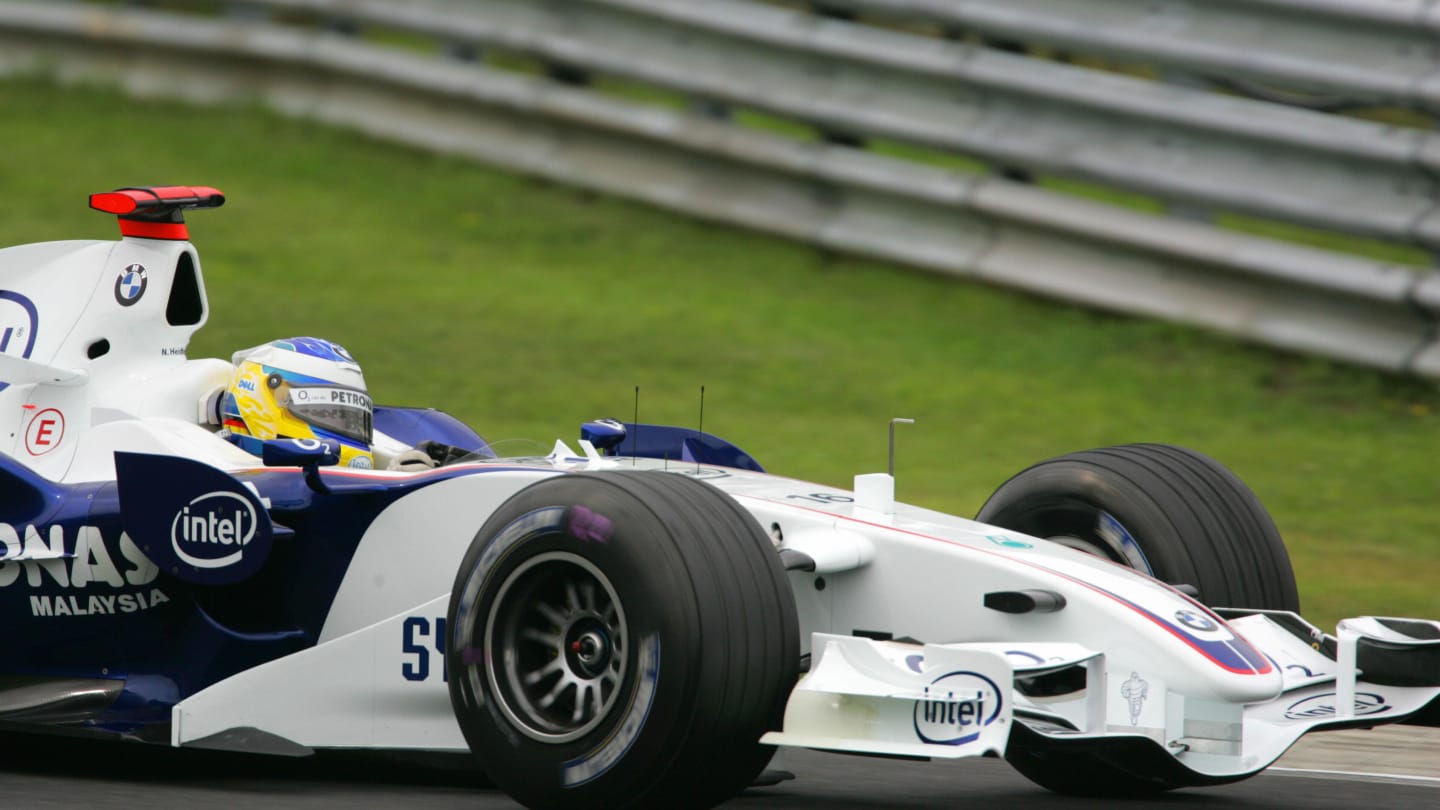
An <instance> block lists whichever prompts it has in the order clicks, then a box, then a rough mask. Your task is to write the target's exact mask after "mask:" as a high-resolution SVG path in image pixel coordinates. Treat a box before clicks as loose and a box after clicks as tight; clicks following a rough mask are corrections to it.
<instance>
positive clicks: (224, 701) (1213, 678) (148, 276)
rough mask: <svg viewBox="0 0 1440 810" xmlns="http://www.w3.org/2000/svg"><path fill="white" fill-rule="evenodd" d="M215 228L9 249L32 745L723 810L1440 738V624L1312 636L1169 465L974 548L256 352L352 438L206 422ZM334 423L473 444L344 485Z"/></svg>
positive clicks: (964, 523) (958, 537)
mask: <svg viewBox="0 0 1440 810" xmlns="http://www.w3.org/2000/svg"><path fill="white" fill-rule="evenodd" d="M223 199H224V198H223V197H222V195H221V194H220V192H218V191H216V190H214V189H210V188H190V187H157V188H144V189H122V190H120V191H116V192H111V193H106V194H97V195H94V196H93V197H92V198H91V205H92V207H95V208H97V209H99V210H101V211H105V212H108V213H112V214H115V215H117V216H118V217H119V221H120V226H121V232H122V235H123V238H122V239H121V240H120V241H119V242H98V241H96V242H90V241H74V242H53V243H44V244H34V245H25V246H20V247H14V248H9V249H6V250H3V251H0V287H3V289H0V380H3V382H0V418H3V419H5V420H6V427H7V429H8V431H9V435H10V436H11V439H12V443H11V446H10V447H9V448H7V453H6V454H0V478H3V484H0V616H3V621H0V650H3V658H0V723H3V725H4V726H5V727H6V728H10V729H25V730H29V731H56V732H63V733H69V734H93V735H109V736H113V737H116V738H121V739H126V740H133V741H141V742H149V743H159V744H166V745H172V746H186V747H199V748H211V749H231V750H239V751H256V752H269V753H275V754H288V755H303V754H306V753H309V752H311V751H314V750H316V749H336V748H366V749H382V750H403V751H412V752H465V751H468V752H470V754H471V755H472V756H473V758H474V760H475V762H476V763H477V764H478V766H479V767H480V768H482V769H483V770H484V771H485V772H486V773H487V774H488V775H489V776H490V777H491V778H492V779H493V780H494V782H495V783H496V784H497V785H499V786H500V787H501V788H503V789H504V790H506V791H508V792H509V793H511V794H512V795H513V796H514V797H516V798H517V799H518V800H519V801H521V802H523V803H525V804H527V805H529V806H532V807H566V808H620V807H667V808H668V807H683V806H696V807H703V806H710V805H713V804H716V803H719V802H722V801H724V800H725V799H727V798H728V797H730V796H731V795H733V794H735V793H736V792H737V791H739V790H741V789H742V788H744V787H745V786H746V785H748V784H750V782H751V781H752V780H753V779H754V778H755V777H756V775H757V774H758V773H759V772H760V771H761V770H762V769H763V768H764V767H765V766H766V763H767V761H768V760H769V758H770V756H771V754H772V752H773V750H774V748H773V747H774V746H802V747H808V748H815V749H825V750H833V751H845V752H852V753H859V754H872V755H880V756H900V757H912V758H930V757H935V758H958V757H970V756H979V755H986V754H990V755H1001V756H1004V757H1005V758H1006V759H1008V760H1009V761H1010V762H1011V763H1013V764H1014V766H1015V767H1017V768H1018V769H1019V770H1020V771H1021V772H1022V773H1024V774H1025V775H1026V776H1027V777H1029V778H1030V779H1032V780H1034V781H1035V782H1037V783H1039V784H1041V785H1043V786H1045V787H1047V788H1050V789H1052V790H1055V791H1059V792H1062V793H1072V794H1092V795H1101V794H1132V795H1133V794H1145V793H1151V792H1158V791H1164V790H1168V789H1172V788H1177V787H1185V786H1198V785H1214V784H1220V783H1225V782H1233V781H1236V780H1240V779H1244V778H1246V777H1248V776H1251V775H1253V774H1255V773H1257V772H1259V771H1261V770H1262V769H1264V768H1265V767H1266V766H1268V765H1269V764H1270V763H1272V762H1273V761H1274V760H1275V759H1276V758H1277V757H1279V756H1280V755H1281V754H1282V753H1283V752H1284V751H1285V750H1286V749H1287V748H1288V747H1289V746H1290V745H1291V744H1292V743H1294V742H1295V740H1296V739H1298V738H1299V737H1300V735H1302V734H1304V733H1306V732H1309V731H1315V730H1321V729H1333V728H1346V727H1357V726H1373V725H1378V724H1383V723H1393V722H1422V723H1427V724H1437V723H1440V717H1437V714H1440V712H1437V707H1440V703H1437V695H1440V623H1437V622H1435V621H1423V620H1415V619H1393V618H1373V617H1366V618H1359V619H1349V620H1346V621H1344V622H1342V623H1341V624H1340V626H1339V629H1338V632H1337V634H1336V635H1328V634H1326V633H1324V632H1322V631H1320V630H1319V629H1316V628H1315V627H1312V626H1310V625H1309V624H1307V623H1305V622H1304V621H1303V620H1302V619H1301V618H1300V617H1299V616H1298V615H1296V613H1295V612H1294V611H1295V610H1296V608H1297V605H1298V599H1297V596H1296V590H1295V583H1294V577H1293V575H1292V573H1291V570H1290V564H1289V560H1288V557H1287V556H1286V553H1285V550H1284V547H1283V546H1282V545H1281V542H1280V539H1279V537H1278V535H1277V533H1276V531H1275V528H1274V525H1273V524H1272V523H1271V521H1270V519H1269V517H1268V516H1267V515H1266V513H1265V511H1264V509H1263V508H1262V507H1261V506H1260V504H1259V502H1258V501H1257V500H1256V499H1255V497H1254V495H1253V494H1252V493H1251V492H1250V491H1249V490H1248V489H1247V488H1246V487H1245V486H1244V485H1243V484H1242V483H1241V482H1240V481H1239V480H1238V479H1236V478H1235V477H1234V476H1233V475H1231V474H1230V473H1229V472H1228V471H1227V470H1225V469H1224V468H1223V467H1221V466H1219V465H1218V464H1216V463H1215V462H1213V461H1211V460H1209V459H1208V458H1206V457H1204V456H1201V455H1199V454H1197V453H1194V452H1191V451H1188V450H1184V449H1180V448H1176V447H1168V446H1161V445H1130V446H1123V447H1113V448H1107V449H1102V450H1095V451H1090V452H1084V453H1076V454H1072V455H1068V456H1064V457H1061V458H1058V459H1052V460H1050V461H1046V462H1042V463H1040V464H1037V465H1035V466H1034V467H1031V468H1030V469H1028V470H1025V471H1023V472H1021V473H1020V474H1019V475H1017V476H1015V477H1014V478H1012V479H1011V480H1010V481H1009V482H1007V483H1005V484H1004V485H1003V486H1001V487H1000V489H999V490H998V491H997V492H996V493H995V494H994V495H993V496H992V497H991V498H990V500H989V501H988V502H987V503H986V504H985V506H984V508H983V509H982V511H981V513H980V515H979V517H978V522H977V521H972V520H966V519H963V518H959V517H953V516H950V515H945V514H940V513H937V512H933V511H928V510H925V509H920V508H916V507H911V506H906V505H903V504H899V503H896V502H895V501H894V498H893V492H894V489H893V479H892V478H891V477H890V476H889V475H887V474H875V475H862V476H859V477H857V478H856V482H855V489H854V491H844V490H840V489H835V488H832V487H827V486H821V485H817V484H808V483H804V482H801V481H795V480H791V479H787V478H781V477H776V476H772V475H767V474H765V473H764V472H763V471H762V470H761V468H760V466H759V465H758V464H756V463H755V461H754V460H753V459H752V458H751V457H750V456H749V455H747V454H745V453H744V452H742V451H740V450H739V449H738V448H736V447H734V446H733V445H731V444H729V443H727V442H725V441H723V440H721V439H718V438H716V437H714V436H711V435H708V434H704V433H700V432H696V431H690V430H684V429H680V428H672V427H664V426H655V425H640V424H621V423H619V422H615V421H610V420H599V421H596V422H591V423H588V424H586V425H584V426H583V427H582V429H581V438H580V439H579V440H578V441H577V445H576V446H577V447H578V449H572V448H571V447H570V446H569V445H567V444H566V443H565V442H563V441H557V442H556V443H555V445H554V450H553V452H550V453H549V454H548V455H544V456H536V457H528V458H497V457H495V453H494V452H493V450H492V449H491V448H490V447H489V446H488V445H487V444H486V443H485V442H484V441H483V440H482V439H481V438H480V437H479V436H478V435H477V434H475V433H474V432H473V431H471V430H470V429H469V428H467V427H465V426H464V425H462V424H460V423H459V422H458V421H457V420H455V419H453V418H450V417H448V416H446V415H445V414H443V413H441V412H439V411H433V410H419V409H405V408H385V407H372V406H371V405H370V403H369V400H368V398H366V397H365V396H364V395H363V394H359V393H356V392H354V391H348V392H340V393H336V390H338V389H336V390H332V389H327V388H326V387H325V386H322V385H309V386H306V385H298V384H297V385H294V386H293V387H290V388H283V386H282V383H285V380H283V379H281V377H280V375H279V374H278V373H273V374H270V376H266V374H267V373H269V367H268V366H265V365H264V363H263V362H261V361H258V360H254V359H253V357H254V356H252V360H251V361H249V362H252V363H259V364H260V366H261V368H260V371H259V372H257V373H258V374H259V376H258V377H256V378H255V379H256V380H258V381H259V382H256V381H255V380H249V385H250V386H251V388H249V389H246V390H259V389H258V387H263V386H267V385H268V386H270V387H271V388H272V389H274V391H273V392H272V396H273V397H275V398H276V399H277V401H280V400H283V401H285V402H289V403H291V404H292V405H295V406H297V408H298V406H300V405H306V406H307V407H311V406H313V407H311V410H310V411H308V412H307V413H302V417H303V419H304V421H306V422H307V423H309V424H313V425H321V426H325V429H324V430H317V432H316V433H315V434H314V435H308V436H302V437H298V438H297V437H294V436H286V435H283V434H282V435H277V436H274V437H263V436H261V437H257V436H254V435H251V436H249V437H248V439H249V443H248V444H247V443H246V442H238V443H237V441H236V439H237V435H236V432H235V431H236V430H238V427H237V425H238V424H239V423H236V424H234V425H232V424H231V422H230V418H229V417H228V416H225V415H223V414H219V413H218V412H217V407H216V405H215V397H214V393H215V392H216V391H219V390H222V389H226V388H227V386H231V385H239V386H241V387H242V388H244V387H245V385H246V384H247V380H248V378H240V379H239V382H238V383H237V382H236V380H237V377H236V367H235V366H234V365H233V364H232V363H231V362H228V361H224V360H215V359H208V360H192V359H187V357H186V346H187V344H188V342H189V339H190V337H191V335H192V334H193V333H194V332H195V330H197V329H198V328H199V327H200V326H202V325H203V324H204V323H205V320H206V317H207V315H208V304H207V301H206V296H205V284H204V281H203V277H202V275H201V272H200V262H199V259H198V258H197V256H196V251H195V248H194V246H193V245H191V244H190V243H189V242H188V241H187V239H188V235H187V233H186V230H185V225H184V221H183V219H182V217H181V212H182V210H183V209H187V208H205V207H214V206H218V205H220V204H221V203H222V202H223ZM291 348H292V349H294V346H292V347H291ZM292 383H293V381H292ZM282 389H283V390H282ZM327 392H328V393H327ZM312 398H316V399H312ZM322 400H323V401H322ZM217 417H220V418H217ZM372 420H373V427H372ZM346 431H349V432H348V434H347V433H346ZM336 432H338V433H339V434H345V435H349V436H350V437H351V438H355V437H359V438H360V439H363V440H366V441H369V442H371V443H373V444H374V446H376V447H377V448H378V447H380V446H382V445H386V446H391V447H397V446H398V447H410V446H415V445H420V444H421V443H422V441H432V442H440V443H443V445H444V446H446V447H448V448H450V451H455V448H458V452H447V454H446V455H445V457H444V459H443V460H444V461H446V462H448V463H445V464H443V465H441V466H437V467H434V468H433V469H432V468H428V467H426V468H423V469H422V470H421V471H419V472H413V471H390V470H385V469H378V468H377V469H366V468H365V467H366V466H367V464H366V463H362V462H360V461H356V459H361V458H363V457H364V456H363V454H362V455H361V456H356V455H355V452H354V450H353V448H352V449H351V450H350V451H348V452H350V454H351V455H350V458H351V460H350V462H349V463H348V466H340V465H338V464H337V463H336V461H337V459H338V458H340V457H343V456H344V455H345V452H347V451H346V450H345V448H344V447H341V446H340V444H339V443H337V442H335V441H332V440H331V438H330V437H331V436H332V434H335V433H336ZM387 443H388V444H387ZM377 452H378V451H377ZM376 466H377V467H378V466H380V465H376ZM1167 583H1168V584H1167Z"/></svg>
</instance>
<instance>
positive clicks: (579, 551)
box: [446, 471, 799, 808]
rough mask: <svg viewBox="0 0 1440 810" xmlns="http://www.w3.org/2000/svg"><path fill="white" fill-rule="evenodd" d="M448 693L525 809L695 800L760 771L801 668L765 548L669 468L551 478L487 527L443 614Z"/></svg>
mask: <svg viewBox="0 0 1440 810" xmlns="http://www.w3.org/2000/svg"><path fill="white" fill-rule="evenodd" d="M448 628H449V629H448V639H447V644H448V646H447V653H446V658H447V664H448V666H449V673H450V696H451V702H452V704H453V706H454V709H455V713H456V718H457V720H458V721H459V724H460V728H461V731H462V732H463V733H464V735H465V739H466V741H467V742H468V743H469V746H470V749H471V751H472V752H474V756H475V757H476V759H477V760H478V762H479V764H480V766H481V767H482V768H483V769H484V770H485V772H486V773H487V774H488V775H489V776H490V778H491V779H493V780H494V781H495V783H496V784H497V785H498V786H499V787H501V788H502V789H504V790H505V791H507V792H508V793H510V795H512V796H513V797H515V798H516V799H518V800H519V801H520V802H522V803H524V804H525V805H527V806H529V807H532V808H561V807H608V808H642V807H643V808H661V807H665V808H672V807H673V808H684V807H710V806H713V805H714V804H717V803H719V802H722V801H724V800H725V799H727V798H729V797H730V796H732V795H734V794H735V793H737V792H739V791H740V790H741V789H743V788H744V787H745V786H746V785H748V784H749V783H750V781H751V780H752V779H753V778H754V777H755V776H756V774H758V773H759V772H760V771H761V769H762V768H763V767H764V766H765V763H766V762H767V761H768V760H769V758H770V755H771V754H772V753H773V748H771V747H769V746H762V745H760V744H759V743H758V740H759V737H760V736H761V735H762V734H764V733H765V732H766V731H767V730H770V729H775V728H778V727H779V725H780V721H781V719H782V714H783V711H784V706H785V701H786V699H787V698H788V696H789V692H790V688H791V687H792V686H793V685H794V681H795V678H796V670H797V666H798V663H799V639H798V625H797V621H796V616H795V603H794V597H793V595H792V594H791V592H790V586H789V581H788V579H787V578H786V576H785V572H784V570H783V568H782V567H781V565H780V561H779V557H778V555H776V554H775V551H774V548H773V547H772V545H771V543H770V540H769V538H768V537H767V536H766V535H765V533H764V532H763V531H762V530H761V528H760V526H759V525H758V524H757V523H756V522H755V520H754V519H753V518H752V517H751V516H750V515H749V513H747V512H745V511H744V510H743V509H742V508H740V506H739V505H738V504H736V503H735V502H734V501H733V500H732V499H730V498H729V497H728V496H727V495H725V494H724V493H722V492H720V491H719V490H717V489H715V488H713V487H711V486H709V485H708V484H704V483H702V482H699V481H696V480H693V479H689V478H686V477H685V476H683V475H680V474H671V473H661V472H644V471H614V472H604V473H582V474H575V475H564V476H556V477H554V478H549V479H546V480H544V481H541V482H539V483H537V484H534V485H532V486H530V487H528V488H526V489H524V490H522V491H521V492H519V493H517V494H516V495H515V496H514V497H512V498H511V499H510V500H509V501H507V502H506V503H505V504H504V505H502V506H501V508H500V509H498V510H497V511H496V512H495V514H493V515H492V516H491V518H490V519H489V520H488V521H486V523H485V525H484V527H482V528H481V530H480V532H479V533H478V534H477V535H476V537H475V540H474V542H473V543H472V544H471V547H470V549H469V551H468V552H467V553H466V555H465V558H464V560H463V561H462V562H461V565H460V570H459V572H458V575H457V577H456V582H455V587H454V589H453V592H452V595H451V601H450V609H449V614H448Z"/></svg>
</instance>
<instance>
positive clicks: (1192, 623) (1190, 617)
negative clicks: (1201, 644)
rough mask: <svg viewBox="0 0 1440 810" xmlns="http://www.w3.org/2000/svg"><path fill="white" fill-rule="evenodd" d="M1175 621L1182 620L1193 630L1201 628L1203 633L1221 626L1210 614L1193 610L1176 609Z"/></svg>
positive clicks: (1181, 621) (1182, 622)
mask: <svg viewBox="0 0 1440 810" xmlns="http://www.w3.org/2000/svg"><path fill="white" fill-rule="evenodd" d="M1175 621H1177V622H1180V623H1181V624H1183V625H1185V626H1186V627H1188V628H1190V629H1191V630H1199V631H1201V632H1202V633H1203V632H1208V631H1210V630H1214V629H1215V628H1216V627H1218V626H1219V625H1217V624H1215V622H1213V621H1211V620H1210V617H1209V616H1206V615H1205V614H1203V613H1197V612H1196V611H1193V610H1177V611H1175Z"/></svg>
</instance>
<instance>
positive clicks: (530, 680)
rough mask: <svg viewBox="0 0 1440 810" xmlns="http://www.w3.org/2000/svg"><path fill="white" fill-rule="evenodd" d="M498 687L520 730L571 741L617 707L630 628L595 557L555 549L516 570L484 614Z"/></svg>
mask: <svg viewBox="0 0 1440 810" xmlns="http://www.w3.org/2000/svg"><path fill="white" fill-rule="evenodd" d="M485 649H486V651H487V652H488V653H489V655H488V656H487V658H488V660H489V661H490V662H491V664H490V666H488V667H487V668H486V669H487V676H488V678H489V681H490V691H491V694H493V695H494V696H495V699H496V704H497V705H498V707H499V709H500V711H501V712H502V713H503V714H504V715H505V717H506V719H508V720H509V721H510V723H511V724H513V725H514V726H515V728H516V729H518V730H519V731H520V732H521V733H523V734H525V735H526V736H527V737H530V738H531V739H534V740H538V741H540V742H544V743H553V744H559V743H566V742H570V741H571V740H575V739H578V738H580V737H583V736H584V735H585V734H588V733H589V732H590V731H592V730H593V729H594V728H595V727H596V726H597V725H599V724H600V722H601V721H602V720H603V719H604V718H605V717H606V715H608V714H609V713H610V710H611V709H612V708H613V707H614V706H615V703H616V701H617V700H618V699H619V696H620V692H621V686H622V685H623V684H624V683H625V673H626V669H627V664H626V659H627V658H628V652H629V635H628V629H627V626H626V624H625V611H624V608H623V607H622V606H621V604H620V599H619V597H617V596H616V594H615V588H614V587H613V586H612V585H611V584H610V580H609V579H608V578H606V576H605V575H604V574H603V573H601V572H600V569H598V568H596V567H595V566H594V565H593V564H591V563H590V562H589V561H588V560H586V559H584V558H583V557H580V556H578V555H575V554H570V553H567V552H549V553H546V554H541V555H538V556H536V557H534V558H532V559H529V560H526V561H525V562H524V563H523V564H521V565H520V566H519V567H517V568H516V569H515V570H514V571H512V572H510V574H509V576H507V577H506V578H505V581H504V583H503V584H502V585H501V586H500V589H499V591H498V592H497V593H496V596H495V600H494V602H492V603H491V608H490V613H489V615H488V616H487V617H486V622H485Z"/></svg>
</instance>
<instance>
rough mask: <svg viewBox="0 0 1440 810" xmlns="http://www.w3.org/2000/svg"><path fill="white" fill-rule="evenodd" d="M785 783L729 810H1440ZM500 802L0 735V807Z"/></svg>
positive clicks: (222, 760) (385, 781) (331, 775)
mask: <svg viewBox="0 0 1440 810" xmlns="http://www.w3.org/2000/svg"><path fill="white" fill-rule="evenodd" d="M787 756H788V757H789V760H788V766H789V767H790V768H791V769H792V770H794V771H795V772H796V773H797V774H798V778H797V779H796V780H794V781H790V782H784V783H782V784H780V785H778V786H775V787H769V788H757V789H751V790H748V791H746V792H745V793H744V794H742V795H741V796H739V797H737V798H735V799H734V800H732V801H730V802H729V803H727V804H726V805H725V807H727V808H735V809H736V810H794V809H795V808H834V809H835V810H849V809H850V808H887V810H940V808H945V810H955V809H956V808H963V807H1004V808H1017V810H1032V809H1034V808H1054V809H1055V810H1060V809H1061V808H1069V809H1070V810H1090V809H1091V808H1102V807H1104V808H1113V807H1117V806H1118V807H1134V808H1141V807H1146V808H1148V807H1163V808H1181V809H1182V810H1200V809H1201V808H1224V809H1225V810H1246V809H1247V808H1256V810H1259V808H1267V809H1268V808H1305V810H1329V809H1330V808H1334V809H1335V810H1339V809H1340V808H1346V809H1347V810H1348V809H1349V808H1356V807H1364V808H1366V809H1367V810H1378V809H1379V808H1426V807H1440V780H1435V779H1430V780H1408V781H1407V780H1404V779H1395V778H1388V777H1386V778H1370V777H1355V776H1343V777H1342V776H1315V775H1300V774H1297V773H1295V772H1290V771H1285V772H1281V773H1265V774H1262V775H1260V776H1257V777H1255V778H1253V779H1250V780H1248V781H1245V782H1241V783H1239V784H1235V785H1227V786H1223V787H1218V788H1206V789H1196V790H1183V791H1176V792H1174V793H1170V794H1166V795H1165V796H1162V797H1159V798H1150V799H1146V800H1143V801H1130V802H1117V801H1114V800H1106V801H1098V800H1084V799H1071V798H1065V797H1061V796H1055V795H1052V794H1050V793H1047V792H1045V791H1043V790H1041V789H1039V788H1037V787H1034V786H1033V785H1031V784H1030V783H1029V782H1027V781H1026V780H1025V779H1024V778H1023V777H1021V776H1019V775H1018V774H1016V773H1015V772H1014V771H1013V770H1011V769H1010V767H1009V766H1007V765H1006V764H1005V763H1003V762H1001V761H998V760H966V761H959V762H947V763H940V762H928V763H927V762H907V761H895V760H880V759H871V758H865V757H850V756H841V755H837V754H821V753H816V752H810V751H797V752H791V753H789V754H788V755H787ZM518 806H519V805H517V804H515V803H514V802H513V801H511V800H510V799H509V798H507V797H506V796H505V795H504V794H502V793H500V792H499V791H497V790H495V789H494V788H491V787H488V786H487V785H486V784H485V783H484V782H483V781H482V780H480V779H477V778H476V777H475V776H473V775H471V774H468V773H465V772H463V771H459V770H443V769H436V768H433V767H421V766H417V765H414V764H402V763H397V762H393V761H390V760H386V759H380V758H377V757H374V756H370V755H353V754H350V755H343V756H342V755H331V756H317V757H312V758H307V759H299V760H286V759H279V758H272V757H255V756H247V755H235V754H219V753H213V752H201V751H176V750H171V749H166V748H158V747H156V748H152V747H149V746H139V745H133V744H120V743H101V742H95V741H90V740H73V739H61V738H51V737H34V736H21V735H13V734H6V735H0V807H3V808H24V809H25V810H30V809H31V808H35V809H36V810H49V808H65V809H66V810H69V809H70V808H88V809H89V810H112V808H115V809H118V808H126V810H130V809H131V808H137V807H140V808H146V809H147V810H168V808H176V809H177V810H178V809H179V808H184V810H195V808H217V809H218V808H226V809H227V810H228V809H229V808H240V809H242V810H243V809H244V808H266V809H267V810H272V809H273V810H319V809H320V808H356V809H357V810H368V809H369V808H394V807H403V808H404V809H405V810H438V809H439V808H466V810H500V809H501V808H506V809H507V810H509V809H510V808H516V807H518Z"/></svg>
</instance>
